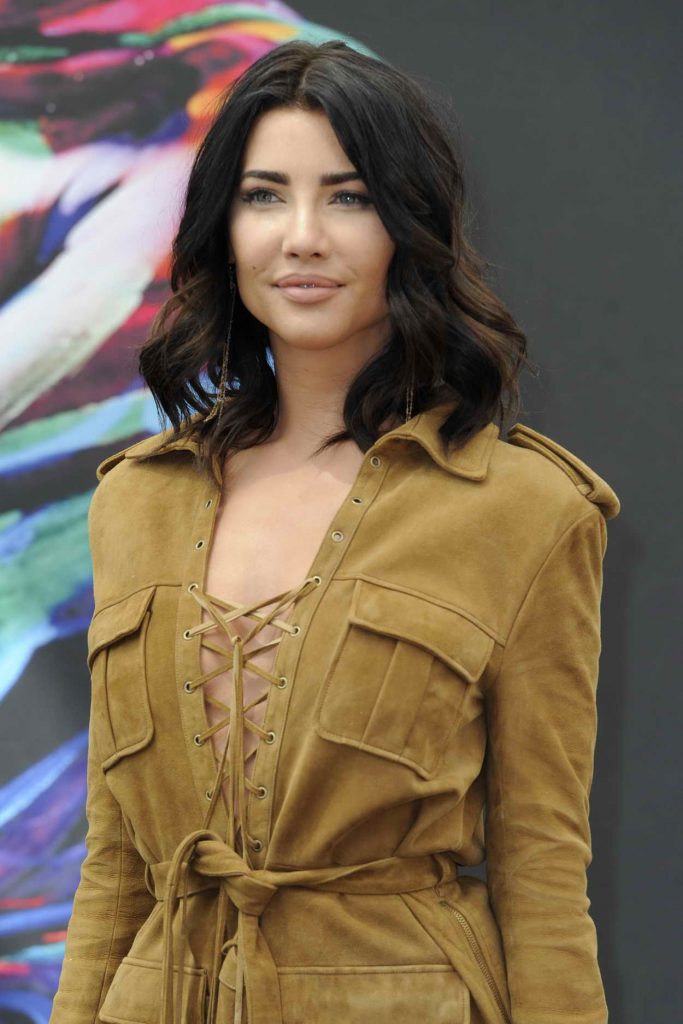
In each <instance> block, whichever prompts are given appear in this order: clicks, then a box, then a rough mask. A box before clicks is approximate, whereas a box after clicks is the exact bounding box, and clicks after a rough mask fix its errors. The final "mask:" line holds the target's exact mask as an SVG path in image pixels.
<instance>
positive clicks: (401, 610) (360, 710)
mask: <svg viewBox="0 0 683 1024" xmlns="http://www.w3.org/2000/svg"><path fill="white" fill-rule="evenodd" d="M493 646H494V640H493V638H492V637H490V636H489V635H488V633H486V632H485V631H484V630H483V629H482V628H481V627H480V626H478V625H477V624H476V623H474V622H472V621H471V620H470V619H468V618H467V617H466V616H465V615H464V614H461V613H460V612H458V611H456V610H454V609H453V608H449V607H445V606H444V605H441V604H437V603H435V602H433V601H431V600H429V599H428V598H426V597H420V596H419V595H416V594H412V593H409V592H407V591H402V590H394V589H392V588H390V587H385V586H383V585H382V584H379V583H373V582H370V581H368V580H364V579H358V580H357V581H356V584H355V588H354V593H353V599H352V605H351V610H350V612H349V615H348V617H347V621H346V624H345V630H344V634H343V636H342V637H341V639H340V642H339V643H338V644H337V647H336V649H335V652H334V657H333V662H332V665H331V667H330V669H329V670H328V672H327V675H326V678H325V679H324V680H323V682H322V687H321V690H320V693H319V696H318V700H317V706H316V716H315V719H316V730H317V732H318V733H319V735H320V736H322V737H323V738H325V739H330V740H334V741H336V742H338V743H345V744H348V745H350V746H354V747H357V748H359V749H362V750H367V751H368V752H370V753H374V754H379V755H380V756H382V757H386V758H389V759H391V760H393V761H397V762H400V763H402V764H405V765H408V766H409V767H411V768H412V769H413V770H414V771H416V772H418V773H419V774H420V775H421V776H422V777H423V778H431V777H432V776H433V775H434V774H435V772H436V771H437V769H438V766H439V763H440V761H441V759H442V757H443V755H444V753H445V750H446V747H447V744H448V741H449V738H450V737H451V736H452V735H453V734H454V732H455V731H456V729H457V726H458V722H459V718H460V715H461V711H462V704H463V701H464V699H465V696H466V694H467V692H468V688H469V687H471V685H472V684H473V683H476V681H477V680H478V679H479V678H480V676H481V675H482V673H483V671H484V668H485V667H486V664H487V662H488V660H489V658H490V656H491V652H492V650H493Z"/></svg>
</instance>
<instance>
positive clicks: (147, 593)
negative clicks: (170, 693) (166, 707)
mask: <svg viewBox="0 0 683 1024" xmlns="http://www.w3.org/2000/svg"><path fill="white" fill-rule="evenodd" d="M155 589H156V587H154V586H151V587H144V588H142V589H141V590H136V591H135V593H133V594H128V595H127V596H126V597H123V598H121V599H120V600H119V601H115V602H114V603H113V604H109V605H106V607H104V608H101V609H100V610H99V611H97V612H95V615H94V616H93V618H92V621H91V623H90V627H89V629H88V668H89V669H90V673H91V678H92V700H93V715H92V729H93V732H94V736H95V741H96V745H97V748H98V751H99V753H100V756H101V759H102V761H101V764H102V768H103V770H104V771H107V770H108V769H109V768H111V767H112V766H113V765H115V764H116V763H117V762H118V761H119V760H121V758H123V757H126V756H127V755H128V754H133V753H135V752H136V751H138V750H141V749H142V748H143V747H145V746H147V744H148V743H149V742H150V741H151V739H152V736H153V735H154V722H153V719H152V712H151V709H150V705H149V692H148V687H147V674H146V658H145V642H146V637H147V629H148V626H149V619H150V615H151V604H152V598H153V596H154V591H155Z"/></svg>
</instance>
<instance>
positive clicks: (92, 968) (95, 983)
mask: <svg viewBox="0 0 683 1024" xmlns="http://www.w3.org/2000/svg"><path fill="white" fill-rule="evenodd" d="M92 707H93V705H92V701H91V709H90V728H89V743H88V768H87V799H86V818H87V821H88V831H87V834H86V838H85V843H86V850H87V853H86V856H85V859H84V861H83V863H82V865H81V877H80V881H79V884H78V887H77V889H76V894H75V897H74V903H73V909H72V914H71V918H70V920H69V925H68V929H67V936H66V950H65V957H64V961H63V963H62V970H61V975H60V979H59V987H58V990H57V993H56V995H55V998H54V1001H53V1004H52V1012H51V1015H50V1019H49V1022H48V1024H99V1017H98V1013H99V1008H100V1006H101V1005H102V1002H103V1000H104V998H105V996H106V994H107V991H108V989H109V985H110V984H111V981H112V978H113V976H114V973H115V971H116V969H117V967H118V966H119V963H120V961H121V959H122V957H124V956H125V955H126V953H127V952H128V950H129V948H130V946H131V944H132V941H133V938H134V937H135V934H136V932H137V931H138V929H139V928H140V927H141V925H142V923H143V922H144V921H145V919H146V918H147V916H148V915H149V913H150V911H151V909H152V907H153V906H154V905H155V902H156V901H155V899H154V897H153V896H152V895H151V894H150V892H149V890H148V889H147V886H146V885H145V877H144V868H145V864H144V861H143V859H142V857H141V856H140V854H139V853H138V851H137V849H136V847H135V846H134V845H133V843H132V841H131V839H130V836H129V834H128V830H127V829H126V825H125V822H124V818H123V814H122V811H121V808H120V806H119V804H118V802H117V801H116V800H115V798H114V797H113V795H112V794H111V791H110V789H109V786H108V785H107V781H106V779H105V775H104V772H103V771H102V768H101V767H100V764H101V758H100V755H99V752H98V750H97V748H96V746H95V743H94V739H93V730H92V717H93V710H92Z"/></svg>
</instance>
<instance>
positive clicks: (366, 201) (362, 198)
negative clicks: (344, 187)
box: [335, 192, 372, 206]
mask: <svg viewBox="0 0 683 1024" xmlns="http://www.w3.org/2000/svg"><path fill="white" fill-rule="evenodd" d="M338 196H350V197H351V199H357V200H358V205H360V206H370V205H372V199H370V197H369V196H366V195H363V193H362V192H337V193H336V195H335V199H336V198H337V197H338ZM349 205H350V206H355V205H356V204H355V203H350V204H349V203H342V206H349Z"/></svg>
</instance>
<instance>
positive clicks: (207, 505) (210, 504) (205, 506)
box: [204, 498, 213, 508]
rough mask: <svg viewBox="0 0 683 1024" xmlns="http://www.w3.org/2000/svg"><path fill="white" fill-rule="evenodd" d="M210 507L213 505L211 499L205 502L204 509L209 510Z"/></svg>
mask: <svg viewBox="0 0 683 1024" xmlns="http://www.w3.org/2000/svg"><path fill="white" fill-rule="evenodd" d="M212 505H213V498H209V499H208V500H207V502H206V504H205V505H204V508H211V506H212Z"/></svg>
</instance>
